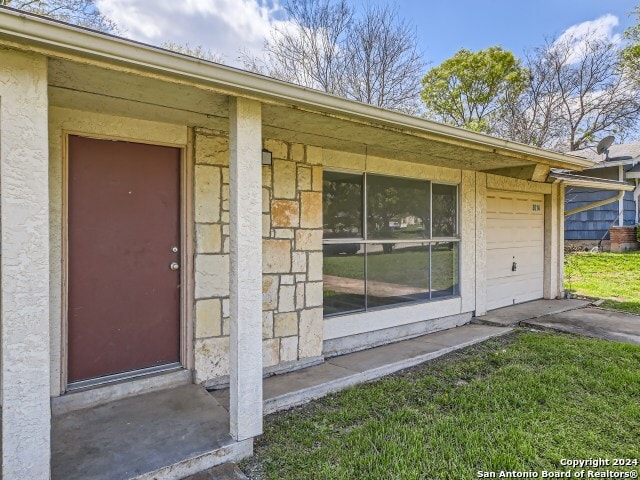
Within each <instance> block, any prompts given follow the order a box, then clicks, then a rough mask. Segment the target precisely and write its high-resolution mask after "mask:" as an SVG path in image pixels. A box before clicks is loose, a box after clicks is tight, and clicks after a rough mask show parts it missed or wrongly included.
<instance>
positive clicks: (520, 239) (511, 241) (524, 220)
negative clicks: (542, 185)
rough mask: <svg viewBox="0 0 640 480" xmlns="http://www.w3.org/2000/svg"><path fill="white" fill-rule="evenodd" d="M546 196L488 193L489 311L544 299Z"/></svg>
mask: <svg viewBox="0 0 640 480" xmlns="http://www.w3.org/2000/svg"><path fill="white" fill-rule="evenodd" d="M543 202H544V197H543V196H542V195H538V194H531V193H517V192H498V191H488V192H487V309H489V310H491V309H493V308H499V307H504V306H507V305H513V304H514V303H521V302H526V301H529V300H535V299H538V298H542V296H543V292H542V288H543V287H542V285H543V277H544V204H543Z"/></svg>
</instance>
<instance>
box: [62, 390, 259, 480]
mask: <svg viewBox="0 0 640 480" xmlns="http://www.w3.org/2000/svg"><path fill="white" fill-rule="evenodd" d="M51 436H52V438H51V440H52V442H51V443H52V451H51V455H52V460H51V462H52V465H51V478H52V479H53V480H57V479H60V480H62V479H64V480H75V479H78V480H79V479H89V478H90V479H92V480H123V479H181V478H184V477H186V476H188V475H192V474H194V473H197V472H200V471H202V470H206V469H208V468H210V467H212V466H214V465H218V464H221V463H224V462H228V461H236V460H239V459H240V458H243V457H246V456H248V455H250V454H251V449H252V441H251V440H248V441H245V442H240V443H238V442H235V441H234V440H233V439H232V438H231V436H230V435H229V413H228V412H227V410H225V409H224V408H222V407H221V406H220V405H219V404H218V402H217V401H216V400H215V399H214V398H213V397H211V395H209V394H208V393H207V391H206V390H205V389H204V388H202V387H200V386H197V385H186V386H180V387H177V388H171V389H168V390H161V391H158V392H153V393H146V394H143V395H138V396H134V397H129V398H125V399H121V400H116V401H113V402H110V403H106V404H104V405H100V406H97V407H92V408H86V409H82V410H76V411H73V412H70V413H66V414H62V415H54V417H53V420H52V433H51Z"/></svg>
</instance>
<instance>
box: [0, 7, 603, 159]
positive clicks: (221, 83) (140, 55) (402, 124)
mask: <svg viewBox="0 0 640 480" xmlns="http://www.w3.org/2000/svg"><path fill="white" fill-rule="evenodd" d="M2 39H5V40H8V41H10V42H16V43H17V44H18V45H25V44H26V45H28V46H30V47H32V48H36V49H44V50H46V51H47V52H55V53H60V54H73V55H76V56H79V57H85V58H92V59H95V60H102V61H107V62H110V63H116V64H121V65H125V66H134V67H136V68H138V69H143V70H147V71H151V72H156V73H162V74H168V75H170V76H177V77H182V78H187V79H190V80H192V81H196V82H199V83H203V84H205V85H210V86H213V87H214V88H215V87H217V88H220V89H222V90H224V91H225V92H227V93H229V92H231V93H232V94H237V95H247V96H250V97H253V98H256V99H260V100H270V101H276V102H286V103H289V104H293V105H296V106H299V107H303V108H309V109H312V110H315V111H320V112H325V113H328V114H334V115H338V116H342V117H347V119H349V118H350V119H352V120H356V119H357V120H361V121H367V122H371V123H373V124H379V125H385V126H388V127H392V128H398V129H402V130H407V131H408V133H414V134H417V135H420V134H422V135H429V136H432V137H434V138H439V139H441V140H443V141H446V140H449V141H451V140H454V141H456V142H460V141H462V142H463V143H464V144H465V146H468V147H470V148H474V147H475V148H480V149H484V150H486V149H487V148H488V149H493V151H494V152H495V153H498V154H501V155H504V156H509V157H518V158H522V159H524V160H528V161H531V162H536V163H542V164H547V165H550V166H554V167H556V166H557V167H560V168H572V169H577V170H581V169H584V168H589V167H592V166H593V165H594V162H592V161H590V160H586V159H584V158H580V157H577V156H573V155H567V154H563V153H556V152H551V151H548V150H545V149H542V148H538V147H532V146H529V145H524V144H521V143H517V142H512V141H508V140H502V139H499V138H496V137H492V136H489V135H485V134H481V133H477V132H472V131H469V130H465V129H462V128H458V127H453V126H450V125H444V124H441V123H438V122H434V121H431V120H426V119H422V118H418V117H413V116H410V115H406V114H402V113H399V112H394V111H390V110H386V109H383V108H380V107H376V106H373V105H369V104H365V103H360V102H356V101H353V100H348V99H345V98H342V97H337V96H335V95H331V94H327V93H324V92H320V91H317V90H313V89H309V88H305V87H301V86H298V85H293V84H290V83H286V82H283V81H280V80H276V79H272V78H269V77H266V76H263V75H259V74H255V73H252V72H247V71H244V70H240V69H237V68H233V67H229V66H225V65H219V64H216V63H213V62H209V61H206V60H202V59H198V58H194V57H190V56H188V55H184V54H180V53H176V52H172V51H169V50H165V49H162V48H158V47H154V46H151V45H146V44H143V43H140V42H136V41H132V40H128V39H124V38H121V37H118V36H114V35H110V34H105V33H101V32H97V31H94V30H90V29H87V28H83V27H77V26H74V25H70V24H66V23H64V22H60V21H56V20H52V19H48V18H44V17H41V16H38V15H33V14H29V13H25V12H22V11H18V10H15V9H12V8H9V7H0V41H1V40H2Z"/></svg>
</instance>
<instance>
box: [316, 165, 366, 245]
mask: <svg viewBox="0 0 640 480" xmlns="http://www.w3.org/2000/svg"><path fill="white" fill-rule="evenodd" d="M322 208H323V218H324V234H323V236H324V238H362V236H363V235H362V175H354V174H351V173H339V172H326V171H325V172H324V173H323V181H322Z"/></svg>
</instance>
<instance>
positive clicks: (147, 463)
mask: <svg viewBox="0 0 640 480" xmlns="http://www.w3.org/2000/svg"><path fill="white" fill-rule="evenodd" d="M588 303H589V302H585V301H566V300H539V301H534V302H528V303H526V304H521V305H515V306H513V307H506V308H503V309H499V310H494V311H492V312H489V313H488V314H487V315H486V316H483V317H480V318H478V319H474V322H481V323H480V324H478V323H472V324H468V325H465V326H462V327H456V328H453V329H450V330H444V331H440V332H436V333H431V334H428V335H423V336H420V337H416V338H412V339H409V340H403V341H400V342H396V343H392V344H388V345H383V346H380V347H375V348H371V349H369V350H363V351H360V352H355V353H351V354H347V355H341V356H337V357H333V358H328V359H327V360H326V361H325V362H324V363H323V364H320V365H316V366H312V367H308V368H305V369H302V370H298V371H295V372H290V373H286V374H280V375H274V376H271V377H268V378H265V379H264V383H263V390H264V411H265V414H268V413H273V412H276V411H280V410H284V409H288V408H291V407H294V406H296V405H300V404H303V403H306V402H308V401H310V400H313V399H316V398H320V397H323V396H325V395H327V394H329V393H332V392H336V391H339V390H342V389H344V388H347V387H350V386H353V385H356V384H359V383H363V382H367V381H370V380H374V379H376V378H380V377H382V376H384V375H388V374H391V373H394V372H397V371H399V370H402V369H405V368H409V367H412V366H415V365H418V364H420V363H423V362H425V361H428V360H430V359H433V358H436V357H439V356H441V355H444V354H446V353H449V352H452V351H454V350H459V349H461V348H464V347H467V346H470V345H473V344H476V343H480V342H483V341H485V340H488V339H490V338H492V337H496V336H499V335H503V334H505V333H508V332H511V331H512V330H513V328H511V327H510V326H511V325H516V324H521V325H526V326H530V327H534V328H548V329H555V330H564V331H572V332H573V333H580V334H585V332H584V328H585V327H587V328H589V329H591V330H592V332H591V333H592V335H593V336H600V337H601V338H607V337H606V336H605V335H603V334H602V332H600V329H601V327H602V325H604V324H607V323H608V324H609V325H611V321H612V320H615V321H616V322H617V323H615V325H617V326H618V327H619V328H618V327H616V328H615V329H614V330H616V332H617V333H624V334H625V335H624V336H625V337H626V338H625V339H626V341H628V342H629V343H635V342H636V341H638V343H640V321H638V318H640V317H637V316H629V315H624V314H618V313H612V312H608V311H602V310H598V309H590V308H584V307H586V306H587V304H588ZM487 323H488V324H487ZM578 327H582V331H579V330H580V329H579V328H578ZM596 330H597V331H596ZM618 331H619V332H618ZM587 334H588V333H587ZM630 336H631V337H633V338H630ZM609 338H610V339H611V340H618V341H625V340H623V339H622V338H621V336H618V337H617V338H614V337H609ZM629 340H631V341H629ZM228 407H229V393H228V389H224V390H216V391H213V392H210V393H208V392H207V391H206V390H204V389H203V388H202V387H199V386H196V385H186V386H180V387H177V388H171V389H167V390H162V391H158V392H151V393H146V394H143V395H138V396H134V397H129V398H125V399H121V400H116V401H113V402H110V403H107V404H104V405H100V406H97V407H92V408H87V409H83V410H76V411H73V412H70V413H65V414H60V415H54V418H53V422H52V478H53V479H54V480H57V479H65V480H67V479H69V480H75V479H86V478H91V479H96V480H111V479H113V480H115V479H149V480H151V479H181V478H184V477H188V476H189V475H193V474H195V473H197V472H201V471H204V470H207V469H209V468H210V467H212V466H214V465H219V464H222V463H225V462H230V461H237V460H239V459H240V458H243V457H245V456H248V455H250V454H251V451H252V442H251V441H246V442H241V443H238V442H234V441H233V439H232V438H231V437H230V435H229V413H228ZM194 478H198V479H199V478H200V477H194ZM214 478H215V477H214Z"/></svg>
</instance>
